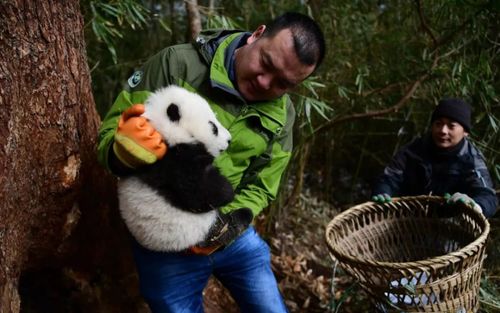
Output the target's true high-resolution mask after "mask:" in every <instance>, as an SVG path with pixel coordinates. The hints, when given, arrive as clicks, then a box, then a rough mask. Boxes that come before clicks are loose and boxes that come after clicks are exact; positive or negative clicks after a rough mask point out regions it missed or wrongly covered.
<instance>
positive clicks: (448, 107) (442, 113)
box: [431, 99, 471, 132]
mask: <svg viewBox="0 0 500 313" xmlns="http://www.w3.org/2000/svg"><path fill="white" fill-rule="evenodd" d="M470 114H471V108H470V105H469V104H468V103H467V102H465V101H463V100H461V99H442V100H440V101H439V104H438V105H437V107H436V109H435V110H434V112H432V119H431V123H432V122H434V121H435V120H437V119H438V118H440V117H447V118H449V119H451V120H454V121H456V122H458V123H459V124H460V125H462V127H463V128H464V129H465V131H466V132H469V131H470V128H471V125H470Z"/></svg>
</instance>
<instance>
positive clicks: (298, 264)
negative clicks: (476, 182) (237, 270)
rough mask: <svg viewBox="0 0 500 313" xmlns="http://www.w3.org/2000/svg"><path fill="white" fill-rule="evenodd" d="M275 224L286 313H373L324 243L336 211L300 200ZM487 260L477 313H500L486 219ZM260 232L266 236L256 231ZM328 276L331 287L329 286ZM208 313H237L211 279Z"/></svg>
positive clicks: (273, 241) (499, 261) (497, 249)
mask: <svg viewBox="0 0 500 313" xmlns="http://www.w3.org/2000/svg"><path fill="white" fill-rule="evenodd" d="M289 211H290V212H287V214H286V216H284V215H283V216H281V217H280V218H279V219H276V220H278V221H279V222H276V223H275V224H274V225H273V231H272V232H270V233H272V234H273V235H272V236H271V237H269V238H265V239H266V240H267V242H268V243H269V244H270V247H271V251H272V266H273V270H274V272H275V275H276V277H277V279H278V281H279V286H280V289H281V291H282V294H283V296H284V298H285V302H286V305H287V307H288V309H289V311H290V313H306V312H307V313H309V312H310V313H316V312H331V313H359V312H373V311H375V310H374V309H373V307H372V306H371V304H370V302H369V301H368V297H367V295H366V293H365V292H364V291H363V290H361V288H360V287H359V285H358V283H357V282H356V281H355V280H354V279H352V278H351V277H349V276H347V275H346V274H344V273H343V272H342V269H340V268H336V269H335V273H334V262H333V261H332V259H331V257H330V255H329V252H328V248H327V245H326V241H325V230H326V226H327V224H328V222H329V221H330V220H331V219H332V218H333V217H334V216H335V215H336V214H338V213H339V212H340V210H339V209H337V208H334V207H333V206H332V205H329V204H328V203H324V202H320V201H317V200H315V199H314V197H307V196H304V195H302V196H301V197H300V200H299V201H298V203H297V205H296V207H294V208H291V209H289ZM490 224H491V226H492V227H491V234H490V239H489V242H488V250H487V253H488V257H487V259H486V261H485V264H484V269H483V275H482V280H481V294H480V299H481V309H480V311H479V312H480V313H492V312H500V245H498V244H497V243H498V241H499V240H500V219H499V218H493V219H490ZM259 232H260V233H265V232H262V231H259ZM332 277H334V279H333V285H332ZM205 311H206V313H222V312H223V313H238V312H239V310H238V309H237V306H236V305H235V303H234V301H233V300H232V298H231V297H230V296H229V295H228V292H227V291H226V290H224V287H222V286H221V285H220V283H218V282H217V281H216V280H215V279H213V280H211V281H210V283H209V285H208V286H207V288H206V289H205Z"/></svg>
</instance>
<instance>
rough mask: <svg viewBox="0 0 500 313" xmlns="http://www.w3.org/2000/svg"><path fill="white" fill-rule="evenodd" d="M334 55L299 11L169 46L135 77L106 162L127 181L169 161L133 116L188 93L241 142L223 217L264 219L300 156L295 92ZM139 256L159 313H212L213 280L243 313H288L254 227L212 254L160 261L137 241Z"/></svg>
mask: <svg viewBox="0 0 500 313" xmlns="http://www.w3.org/2000/svg"><path fill="white" fill-rule="evenodd" d="M324 54H325V42H324V38H323V34H322V32H321V30H320V28H319V27H318V25H317V24H316V23H315V22H314V21H313V20H312V19H310V18H309V17H307V16H305V15H302V14H299V13H285V14H283V15H282V16H280V17H278V18H276V19H275V20H273V21H272V22H271V23H270V24H269V25H261V26H259V27H258V28H257V29H256V30H255V31H254V32H253V33H247V32H241V31H225V30H224V31H208V32H204V33H202V34H201V35H200V36H199V37H198V38H197V39H196V42H195V43H192V44H182V45H176V46H171V47H167V48H166V49H164V50H162V51H160V52H159V53H158V54H156V55H155V56H153V57H152V58H151V59H150V60H149V61H147V62H146V63H145V64H144V66H143V67H142V68H141V69H139V70H137V71H136V72H135V73H134V74H133V75H132V76H131V77H130V78H129V80H128V84H127V86H126V88H125V90H123V91H122V92H121V93H120V94H119V96H118V98H117V99H116V101H115V103H114V104H113V106H112V108H111V109H110V111H109V112H108V114H107V116H106V117H105V119H104V121H103V124H102V126H101V129H100V133H99V147H98V153H99V160H100V162H101V163H102V164H103V165H104V166H106V167H107V168H108V169H109V170H110V171H112V172H113V173H114V174H116V175H126V174H129V173H133V172H134V171H137V170H140V166H142V165H146V164H151V163H154V162H155V161H156V160H157V159H160V158H161V157H162V156H163V155H164V154H165V151H166V150H167V149H166V147H165V143H163V142H162V141H161V137H160V135H159V134H158V133H157V132H156V131H155V130H154V129H152V128H151V126H150V125H149V124H148V122H147V121H146V120H141V122H140V125H139V126H138V125H131V126H130V125H129V124H130V123H132V122H131V121H132V120H137V119H130V118H129V117H130V116H137V115H140V114H141V111H140V110H139V111H137V109H136V108H134V109H130V108H131V107H132V105H133V104H137V103H144V101H145V99H146V98H147V97H148V95H150V94H151V93H152V92H154V91H155V90H157V89H158V88H160V87H164V86H167V85H172V84H174V85H178V86H181V87H184V88H186V89H188V90H191V91H194V92H196V93H198V94H200V95H201V96H203V97H204V98H205V99H206V100H207V101H208V102H209V104H210V106H211V107H212V109H213V110H214V111H215V112H216V114H217V118H218V119H219V121H220V122H221V124H222V125H223V126H224V127H226V128H227V129H228V130H229V132H230V133H231V136H232V140H231V144H230V145H229V148H228V149H227V150H226V151H225V152H223V153H222V154H221V155H220V156H219V157H218V158H217V159H216V160H215V165H216V166H217V168H218V169H219V170H220V172H221V173H222V174H223V175H224V176H225V177H226V178H227V179H228V180H229V182H230V183H231V184H232V186H233V187H234V190H235V199H234V201H232V202H231V203H230V204H228V205H227V206H226V207H224V208H222V209H221V210H222V211H223V212H224V213H227V212H230V211H232V210H235V209H238V208H249V209H251V210H252V212H253V214H254V216H256V215H257V214H258V213H259V212H260V211H262V209H264V208H265V207H266V206H267V205H268V204H269V202H270V201H271V200H273V199H274V198H275V197H276V194H277V192H278V187H279V184H280V180H281V176H282V174H283V172H284V171H285V168H286V166H287V164H288V162H289V160H290V156H291V151H292V128H293V121H294V115H295V111H294V109H293V106H292V103H291V102H290V99H289V97H288V95H287V94H286V93H287V92H289V91H290V90H292V89H293V88H294V87H295V86H297V85H299V84H300V83H301V82H302V81H303V80H304V79H306V78H307V77H308V76H309V75H311V74H312V73H313V71H314V70H315V69H316V68H317V67H318V66H319V64H320V63H321V61H322V59H323V57H324ZM119 124H120V128H119V127H118V125H119ZM121 129H135V130H134V131H132V132H130V131H128V132H122V131H121ZM166 144H168V142H167V143H166ZM166 153H168V151H166ZM133 248H134V258H135V261H136V265H137V269H138V273H139V278H140V284H141V292H142V294H143V296H144V298H145V299H146V301H147V302H148V304H149V306H150V308H151V310H152V311H153V312H155V313H156V312H203V296H202V291H203V289H204V287H205V285H206V283H207V281H208V278H209V277H210V275H211V274H214V275H215V276H216V277H217V278H218V279H219V281H221V282H222V283H223V284H224V285H225V287H227V288H228V289H229V291H230V292H231V294H232V296H233V297H234V299H235V300H236V302H237V303H238V305H239V306H240V309H241V312H252V313H259V312H263V313H264V312H266V313H271V312H286V311H287V310H286V308H285V305H284V302H283V300H282V298H281V295H280V293H279V290H278V286H277V282H276V279H275V278H274V275H273V273H272V271H271V264H270V253H269V247H268V246H267V244H266V243H265V242H264V241H263V240H262V239H261V238H260V237H259V235H258V234H257V233H256V232H255V230H254V228H253V227H251V226H250V227H249V228H248V229H247V230H246V231H244V232H243V233H242V234H241V235H239V236H238V237H237V238H236V239H235V240H234V241H233V243H232V244H230V245H228V246H226V247H224V248H221V249H218V250H216V251H215V252H213V253H212V254H210V255H204V254H203V253H201V254H199V253H196V251H198V250H195V249H193V250H189V251H187V252H181V253H165V252H163V253H160V252H155V251H150V250H147V249H145V248H144V247H141V246H140V245H139V244H137V243H134V245H133Z"/></svg>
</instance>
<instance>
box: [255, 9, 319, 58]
mask: <svg viewBox="0 0 500 313" xmlns="http://www.w3.org/2000/svg"><path fill="white" fill-rule="evenodd" d="M283 29H290V31H291V32H292V35H293V43H294V47H295V53H297V57H298V58H299V60H300V62H301V63H302V64H306V65H315V67H316V68H317V67H318V66H319V65H320V64H321V62H322V61H323V58H324V56H325V37H324V36H323V32H322V31H321V29H320V27H319V25H318V24H317V23H316V22H315V21H314V20H313V19H312V18H310V17H309V16H307V15H304V14H301V13H297V12H287V13H284V14H283V15H280V16H278V17H277V18H275V19H274V20H273V21H271V23H269V24H268V25H266V29H265V31H264V34H263V37H273V36H274V35H276V34H277V33H278V32H280V31H281V30H283Z"/></svg>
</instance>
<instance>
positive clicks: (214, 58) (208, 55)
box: [196, 31, 289, 133]
mask: <svg viewBox="0 0 500 313" xmlns="http://www.w3.org/2000/svg"><path fill="white" fill-rule="evenodd" d="M245 34H246V33H244V32H241V31H237V32H234V31H233V32H232V31H220V32H214V31H212V37H211V39H208V40H207V38H208V37H198V38H199V39H197V41H196V42H197V43H198V45H199V49H200V52H201V53H202V55H203V56H204V57H205V59H206V60H207V61H208V62H209V64H210V84H211V86H212V88H216V89H219V90H221V91H223V92H225V93H228V94H230V95H232V96H234V97H235V99H238V101H240V102H241V104H242V105H248V107H249V108H250V110H248V112H249V113H248V114H250V111H252V110H254V112H256V113H258V115H259V116H260V117H261V118H260V119H261V123H262V126H264V127H265V128H267V129H268V130H270V131H272V132H273V133H280V132H281V130H282V129H283V126H284V125H285V122H286V120H287V102H288V101H289V97H288V95H284V96H281V97H279V98H277V99H274V100H269V101H263V102H253V103H247V102H246V101H245V99H243V97H242V96H241V94H240V93H239V92H238V90H237V89H236V88H235V86H234V84H233V82H231V80H230V78H229V73H228V70H227V68H226V58H228V57H232V56H231V55H227V54H226V51H227V49H229V48H231V46H232V45H236V44H237V43H238V42H239V40H240V39H241V37H242V36H244V35H245ZM234 47H235V46H234ZM234 47H233V48H234ZM214 49H215V50H214Z"/></svg>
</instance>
